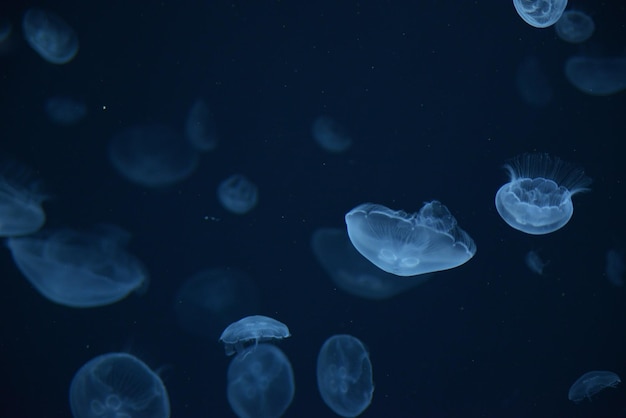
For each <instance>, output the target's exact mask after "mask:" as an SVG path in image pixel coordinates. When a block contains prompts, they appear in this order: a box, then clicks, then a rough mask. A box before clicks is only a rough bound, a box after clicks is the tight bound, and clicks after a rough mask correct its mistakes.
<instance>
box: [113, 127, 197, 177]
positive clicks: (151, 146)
mask: <svg viewBox="0 0 626 418" xmlns="http://www.w3.org/2000/svg"><path fill="white" fill-rule="evenodd" d="M109 159H110V161H111V163H112V164H113V167H114V168H115V169H116V170H117V171H118V172H119V173H120V174H121V175H122V176H124V177H126V178H127V179H128V180H130V181H132V182H133V183H136V184H138V185H141V186H146V187H164V186H169V185H172V184H174V183H177V182H179V181H182V180H184V179H186V178H187V177H189V176H190V175H191V173H192V172H193V171H194V170H195V168H196V166H197V164H198V154H197V152H196V151H195V150H194V149H193V148H192V147H191V145H189V143H188V142H187V141H186V140H185V139H184V138H183V137H182V135H180V134H179V133H178V132H176V131H175V130H173V129H172V128H171V127H169V126H167V125H160V124H149V125H135V126H131V127H130V128H127V129H125V130H123V131H121V132H119V133H117V134H116V135H114V136H113V138H112V139H111V141H110V142H109Z"/></svg>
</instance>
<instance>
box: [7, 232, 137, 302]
mask: <svg viewBox="0 0 626 418" xmlns="http://www.w3.org/2000/svg"><path fill="white" fill-rule="evenodd" d="M129 239H130V234H128V232H126V231H124V230H122V229H121V228H118V227H116V226H113V225H99V226H97V227H95V228H93V229H92V230H91V231H87V232H83V231H74V230H70V229H62V230H58V231H54V232H50V231H46V232H45V233H43V232H42V233H40V234H38V235H30V236H26V237H14V238H9V240H8V241H7V246H8V247H9V249H10V250H11V253H12V255H13V260H14V261H15V264H16V265H17V267H18V269H19V270H20V271H21V272H22V274H23V275H24V276H25V277H26V279H27V280H28V281H29V282H30V283H31V284H32V285H33V286H34V287H35V289H36V290H37V291H39V293H41V294H42V295H43V296H44V297H46V298H47V299H49V300H51V301H52V302H55V303H58V304H60V305H64V306H69V307H72V308H91V307H96V306H104V305H109V304H112V303H115V302H117V301H119V300H121V299H123V298H125V297H126V296H127V295H128V294H129V293H131V292H132V291H142V290H144V289H145V287H146V286H147V283H148V281H147V278H148V275H147V272H146V270H145V268H144V267H143V265H142V264H141V263H140V262H139V260H137V259H136V258H135V257H133V256H132V255H130V254H129V253H128V252H127V251H126V249H125V247H126V244H127V243H128V240H129Z"/></svg>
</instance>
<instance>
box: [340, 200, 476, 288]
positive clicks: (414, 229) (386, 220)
mask: <svg viewBox="0 0 626 418" xmlns="http://www.w3.org/2000/svg"><path fill="white" fill-rule="evenodd" d="M345 220H346V225H347V228H348V236H349V237H350V241H351V242H352V245H354V248H356V250H357V251H358V252H359V253H361V255H362V256H364V257H365V258H366V259H368V260H369V261H370V262H371V263H373V264H374V265H375V266H377V267H378V268H380V269H381V270H383V271H386V272H387V273H392V274H395V275H396V276H415V275H418V274H424V273H431V272H434V271H441V270H448V269H451V268H454V267H458V266H460V265H461V264H464V263H466V262H467V261H468V260H469V259H470V258H472V257H473V256H474V254H475V253H476V245H475V244H474V241H473V240H472V238H470V236H469V235H468V234H467V233H466V232H465V231H464V230H462V229H461V228H460V227H459V226H458V225H457V222H456V219H455V218H454V216H452V214H451V213H450V211H449V210H448V208H446V207H445V206H444V205H443V204H441V203H440V202H438V201H436V200H435V201H432V202H428V203H425V204H424V206H423V207H422V208H421V209H420V211H419V212H417V213H413V214H409V213H406V212H404V211H401V210H400V211H394V210H392V209H389V208H387V207H385V206H382V205H377V204H373V203H364V204H362V205H359V206H357V207H355V208H354V209H352V210H351V211H350V212H348V213H347V214H346V216H345Z"/></svg>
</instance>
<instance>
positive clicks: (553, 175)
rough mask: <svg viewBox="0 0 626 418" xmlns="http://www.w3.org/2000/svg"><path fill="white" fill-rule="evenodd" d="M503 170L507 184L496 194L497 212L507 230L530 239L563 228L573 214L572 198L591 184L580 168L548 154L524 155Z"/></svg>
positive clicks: (516, 158)
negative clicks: (506, 176) (506, 174)
mask: <svg viewBox="0 0 626 418" xmlns="http://www.w3.org/2000/svg"><path fill="white" fill-rule="evenodd" d="M504 168H505V169H506V170H507V172H508V174H509V180H510V181H509V182H508V183H506V184H505V185H503V186H502V187H500V189H499V190H498V192H497V193H496V198H495V203H496V209H497V210H498V213H499V214H500V216H501V217H502V219H503V220H504V221H505V222H506V223H507V224H509V226H511V227H512V228H515V229H517V230H519V231H522V232H525V233H527V234H531V235H543V234H549V233H551V232H554V231H556V230H558V229H561V228H562V227H563V226H565V224H567V222H568V221H569V220H570V218H571V217H572V214H573V213H574V205H573V204H572V196H574V195H575V194H576V193H579V192H582V191H585V190H587V186H589V185H590V184H591V179H590V178H589V177H587V176H585V173H584V171H583V170H582V169H581V168H579V167H577V166H574V165H572V164H568V163H566V162H565V161H563V160H561V159H559V158H556V157H554V158H553V157H550V156H549V155H548V154H523V155H520V156H517V157H515V158H514V159H513V160H512V161H511V162H510V163H509V164H506V165H505V166H504Z"/></svg>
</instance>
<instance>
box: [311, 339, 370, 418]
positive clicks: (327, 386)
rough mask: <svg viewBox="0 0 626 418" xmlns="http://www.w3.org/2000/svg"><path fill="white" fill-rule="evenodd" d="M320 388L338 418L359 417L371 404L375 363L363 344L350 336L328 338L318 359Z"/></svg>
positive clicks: (325, 400) (318, 386)
mask: <svg viewBox="0 0 626 418" xmlns="http://www.w3.org/2000/svg"><path fill="white" fill-rule="evenodd" d="M317 388H318V389H319V391H320V395H322V399H323V400H324V403H325V404H326V405H327V406H328V407H329V408H330V409H332V410H333V412H334V413H336V414H337V415H339V416H342V417H356V416H358V415H361V414H362V413H363V411H365V410H366V409H367V407H368V406H370V403H372V397H373V396H374V382H373V378H372V363H371V361H370V357H369V354H368V352H367V350H366V349H365V346H364V345H363V343H362V342H361V341H360V340H359V339H358V338H355V337H353V336H351V335H333V336H332V337H330V338H328V339H327V340H326V341H325V342H324V344H323V345H322V348H321V349H320V352H319V354H318V356H317Z"/></svg>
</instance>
